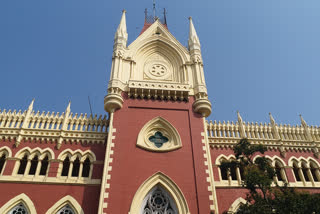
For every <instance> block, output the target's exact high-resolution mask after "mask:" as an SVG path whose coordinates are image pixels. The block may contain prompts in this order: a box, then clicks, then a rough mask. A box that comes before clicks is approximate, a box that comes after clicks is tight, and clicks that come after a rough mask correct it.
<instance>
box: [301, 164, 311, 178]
mask: <svg viewBox="0 0 320 214" xmlns="http://www.w3.org/2000/svg"><path fill="white" fill-rule="evenodd" d="M302 173H303V176H304V179H305V180H306V181H310V178H309V176H308V169H307V168H306V167H302Z"/></svg>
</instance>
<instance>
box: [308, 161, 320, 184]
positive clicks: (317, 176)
mask: <svg viewBox="0 0 320 214" xmlns="http://www.w3.org/2000/svg"><path fill="white" fill-rule="evenodd" d="M310 171H311V175H312V177H313V180H314V181H315V182H319V181H320V171H319V167H318V165H317V164H316V163H314V162H313V161H310Z"/></svg>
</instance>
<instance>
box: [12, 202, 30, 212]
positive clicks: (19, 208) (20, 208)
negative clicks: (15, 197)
mask: <svg viewBox="0 0 320 214" xmlns="http://www.w3.org/2000/svg"><path fill="white" fill-rule="evenodd" d="M8 214H29V212H28V210H27V208H26V207H25V206H24V205H23V203H20V204H18V205H16V206H15V207H14V208H12V209H11V210H10V211H9V212H8Z"/></svg>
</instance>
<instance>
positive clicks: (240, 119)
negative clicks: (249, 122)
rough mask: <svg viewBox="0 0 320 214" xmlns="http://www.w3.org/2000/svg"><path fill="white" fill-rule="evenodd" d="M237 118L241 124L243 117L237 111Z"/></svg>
mask: <svg viewBox="0 0 320 214" xmlns="http://www.w3.org/2000/svg"><path fill="white" fill-rule="evenodd" d="M237 116H238V121H239V122H242V117H241V115H240V112H239V111H237Z"/></svg>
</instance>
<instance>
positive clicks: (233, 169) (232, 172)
mask: <svg viewBox="0 0 320 214" xmlns="http://www.w3.org/2000/svg"><path fill="white" fill-rule="evenodd" d="M236 170H237V167H236V166H232V167H230V175H231V179H232V180H234V181H236V180H237V171H236Z"/></svg>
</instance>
